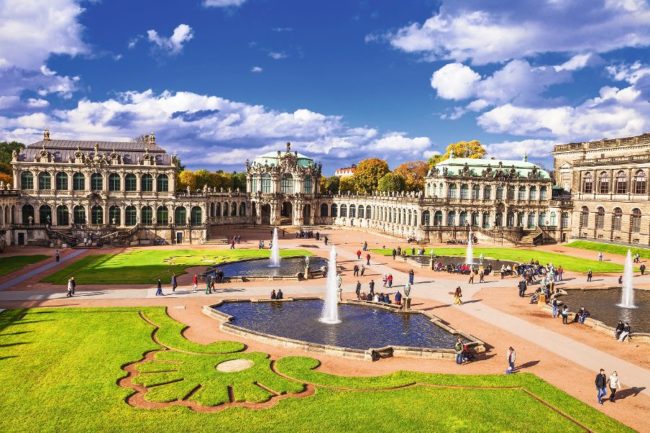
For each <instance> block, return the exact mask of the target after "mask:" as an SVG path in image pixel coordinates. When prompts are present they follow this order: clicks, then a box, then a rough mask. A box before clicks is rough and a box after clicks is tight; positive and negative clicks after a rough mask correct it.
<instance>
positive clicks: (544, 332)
mask: <svg viewBox="0 0 650 433" xmlns="http://www.w3.org/2000/svg"><path fill="white" fill-rule="evenodd" d="M81 252H82V251H78V252H77V251H75V253H73V254H70V255H68V256H67V257H66V260H68V259H71V258H73V257H74V256H76V255H78V254H80V253H81ZM338 255H339V259H341V260H349V261H354V260H356V256H355V255H354V254H353V253H351V252H347V251H345V250H343V249H339V251H338ZM387 260H388V261H389V260H390V258H388V257H381V258H379V261H380V262H384V261H387ZM62 261H63V260H62ZM56 265H57V263H55V262H51V263H48V264H45V265H43V266H41V267H39V268H37V269H34V270H33V271H31V272H30V273H28V274H27V275H23V276H21V277H19V278H16V279H15V280H13V281H12V282H11V283H5V284H4V285H2V286H0V290H1V289H4V288H5V287H9V286H13V285H15V284H19V283H20V282H21V281H24V280H26V279H28V278H30V277H32V276H33V275H36V274H39V273H41V272H44V271H46V270H48V269H51V268H52V267H54V266H56ZM370 269H371V270H372V271H374V272H375V273H379V274H380V275H381V274H384V273H391V274H393V277H394V278H395V282H396V284H395V285H394V286H393V291H394V290H395V289H397V288H400V287H402V285H403V283H404V282H406V281H407V279H408V276H407V274H406V273H404V272H400V271H398V270H396V269H393V268H391V267H390V266H389V265H388V263H387V264H378V263H376V262H375V263H373V262H371V266H370ZM504 282H506V283H510V284H512V286H513V293H514V291H515V290H516V289H515V284H516V280H515V279H510V280H506V281H501V280H497V281H492V282H488V283H483V284H478V283H477V284H474V285H468V284H462V287H463V297H464V299H465V301H468V300H471V299H472V298H473V297H474V295H475V294H476V293H477V292H478V291H479V290H481V289H485V288H490V287H503V286H504ZM375 283H376V286H375V287H376V291H378V292H381V291H382V290H383V288H382V286H381V277H379V276H378V278H377V279H376V280H375ZM324 284H325V281H324V280H323V286H321V285H315V286H303V287H296V286H295V285H293V286H292V285H288V286H287V287H286V289H283V290H284V292H285V297H290V296H292V295H294V294H302V295H312V294H313V295H317V296H322V295H323V292H324ZM457 285H458V281H449V280H447V281H444V280H443V281H419V282H418V280H417V278H416V284H415V285H414V286H413V288H412V293H411V295H412V296H413V297H414V298H424V299H429V300H433V301H437V302H441V303H444V304H451V301H452V295H451V294H450V292H453V290H454V289H455V287H456V286H457ZM343 288H344V291H345V292H346V293H354V289H355V284H349V283H348V284H345V285H344V287H343ZM364 290H367V287H364ZM155 292H156V289H155V288H154V287H152V288H151V289H114V290H113V289H110V290H88V291H77V294H76V295H75V297H78V298H82V299H89V300H90V299H98V300H99V299H142V298H155V297H156V296H155ZM228 294H232V295H237V296H242V295H246V296H251V297H268V296H269V289H268V288H267V287H236V286H234V285H232V286H231V285H229V286H228V287H227V288H218V289H217V290H216V291H215V294H214V295H205V293H204V291H203V290H199V291H198V292H196V293H194V292H192V290H191V289H190V288H187V287H180V288H179V289H178V290H177V291H176V292H175V293H172V292H171V291H170V290H169V289H167V290H165V298H186V297H206V298H217V297H219V298H222V297H224V296H228ZM65 296H66V293H65V290H62V291H58V292H44V291H42V290H39V291H0V301H2V300H5V301H19V300H30V301H39V300H40V301H44V300H52V299H61V298H65ZM450 308H458V309H460V310H461V311H462V312H463V313H465V314H469V315H471V316H473V317H475V318H477V319H479V320H482V321H484V322H487V323H489V324H491V325H492V326H495V327H497V328H500V329H502V330H504V331H506V332H509V333H512V334H514V335H516V336H518V337H520V338H522V339H524V340H527V341H530V342H531V343H533V344H535V345H537V346H539V347H541V348H543V349H545V350H548V351H549V352H552V353H554V354H556V355H559V356H561V357H563V358H565V359H567V360H569V361H571V362H573V363H576V364H578V365H580V366H582V367H584V368H586V369H589V370H591V371H593V372H594V374H595V373H596V372H597V371H598V370H599V369H600V368H604V369H605V371H613V370H617V371H619V372H621V374H622V375H623V377H625V383H626V384H627V385H628V386H635V387H638V388H645V389H644V390H643V391H642V392H643V393H644V394H646V395H650V370H648V369H645V368H642V367H639V366H637V365H634V364H632V363H629V362H627V361H625V360H623V359H621V358H618V357H616V356H613V355H610V354H608V353H606V352H603V351H601V350H598V349H594V348H592V347H590V346H587V345H586V344H583V343H581V342H579V341H577V340H575V339H572V338H569V337H566V336H564V335H561V334H558V333H557V332H553V331H550V330H548V329H545V328H543V327H541V326H538V325H535V324H533V323H530V322H528V321H526V320H523V319H520V318H518V317H515V316H513V315H510V314H507V313H504V312H502V311H499V310H497V309H495V308H492V307H490V306H488V305H486V304H484V303H482V302H480V301H476V300H475V302H468V303H465V304H463V305H461V306H456V305H451V306H450ZM503 345H504V346H507V345H508V343H507V342H503Z"/></svg>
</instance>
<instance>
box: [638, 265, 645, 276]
mask: <svg viewBox="0 0 650 433" xmlns="http://www.w3.org/2000/svg"><path fill="white" fill-rule="evenodd" d="M639 270H640V271H641V275H645V263H641V266H639Z"/></svg>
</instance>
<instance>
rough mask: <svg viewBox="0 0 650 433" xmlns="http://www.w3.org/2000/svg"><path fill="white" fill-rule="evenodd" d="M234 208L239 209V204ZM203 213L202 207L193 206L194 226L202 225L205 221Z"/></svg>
mask: <svg viewBox="0 0 650 433" xmlns="http://www.w3.org/2000/svg"><path fill="white" fill-rule="evenodd" d="M234 208H235V212H236V211H237V206H235V207H234ZM202 213H203V212H202V211H201V208H200V207H198V206H194V207H193V208H192V211H191V217H192V225H193V226H198V225H201V223H202V222H203V218H202Z"/></svg>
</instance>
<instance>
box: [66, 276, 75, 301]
mask: <svg viewBox="0 0 650 433" xmlns="http://www.w3.org/2000/svg"><path fill="white" fill-rule="evenodd" d="M72 284H73V283H72V278H68V294H67V295H66V297H67V298H72V292H74V286H73V285H72Z"/></svg>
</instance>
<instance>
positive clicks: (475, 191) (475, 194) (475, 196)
mask: <svg viewBox="0 0 650 433" xmlns="http://www.w3.org/2000/svg"><path fill="white" fill-rule="evenodd" d="M480 190H481V187H480V186H478V185H474V186H472V200H478V196H479V194H480V193H479V191H480Z"/></svg>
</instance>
